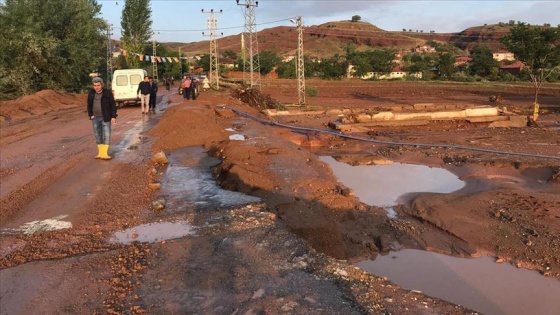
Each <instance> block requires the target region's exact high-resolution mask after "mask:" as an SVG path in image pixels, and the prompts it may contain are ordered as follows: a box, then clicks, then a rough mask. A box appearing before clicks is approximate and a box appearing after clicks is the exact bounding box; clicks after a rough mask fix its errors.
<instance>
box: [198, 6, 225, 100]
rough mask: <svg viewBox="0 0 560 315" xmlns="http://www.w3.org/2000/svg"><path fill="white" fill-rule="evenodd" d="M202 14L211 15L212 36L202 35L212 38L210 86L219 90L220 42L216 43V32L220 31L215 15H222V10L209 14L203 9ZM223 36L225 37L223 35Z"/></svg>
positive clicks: (210, 27)
mask: <svg viewBox="0 0 560 315" xmlns="http://www.w3.org/2000/svg"><path fill="white" fill-rule="evenodd" d="M201 12H202V13H208V14H210V17H209V18H208V30H210V35H204V32H202V35H203V36H210V73H209V76H210V78H209V81H210V86H211V87H212V88H213V89H216V90H219V89H220V76H219V71H218V70H219V63H218V42H217V41H216V37H218V35H217V34H216V30H217V29H218V20H216V18H215V17H214V13H222V10H220V12H214V9H211V10H210V11H209V12H208V11H204V9H202V10H201ZM221 35H223V33H222V34H221ZM221 35H220V36H221Z"/></svg>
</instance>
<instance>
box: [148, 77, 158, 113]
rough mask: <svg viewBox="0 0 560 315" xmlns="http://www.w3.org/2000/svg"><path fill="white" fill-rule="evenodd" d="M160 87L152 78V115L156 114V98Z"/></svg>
mask: <svg viewBox="0 0 560 315" xmlns="http://www.w3.org/2000/svg"><path fill="white" fill-rule="evenodd" d="M157 91H158V86H157V82H155V81H154V79H153V78H152V77H150V111H151V112H152V113H155V112H156V98H157Z"/></svg>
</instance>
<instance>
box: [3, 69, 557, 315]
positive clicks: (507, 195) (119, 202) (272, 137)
mask: <svg viewBox="0 0 560 315" xmlns="http://www.w3.org/2000/svg"><path fill="white" fill-rule="evenodd" d="M309 84H310V85H313V86H315V87H316V88H317V89H318V90H319V93H318V95H319V96H318V97H317V98H314V99H309V100H308V101H309V102H312V103H314V106H315V108H314V109H317V108H318V107H320V106H324V109H325V110H326V109H334V110H332V111H325V112H324V113H315V114H312V115H291V116H281V117H280V116H276V117H274V118H272V120H274V121H276V122H281V123H283V124H286V125H290V126H296V127H308V128H315V129H327V128H326V125H327V123H328V122H329V121H333V120H335V119H337V116H338V113H337V111H336V110H339V109H342V108H353V109H354V110H360V109H363V108H372V107H382V108H390V107H391V106H400V107H406V106H409V105H412V104H414V103H427V102H438V100H439V101H441V102H472V103H475V104H477V105H481V104H484V103H487V98H488V97H487V94H490V93H497V92H496V91H497V90H498V92H499V93H502V95H503V96H504V100H505V101H506V102H509V103H507V104H505V105H507V106H508V108H510V109H511V110H514V109H518V110H519V111H524V110H526V108H525V107H526V106H525V105H524V104H525V101H526V100H525V96H524V95H525V93H527V87H515V88H512V87H499V88H498V87H494V88H493V89H492V90H488V91H486V90H481V88H480V87H470V86H469V87H468V88H461V87H460V86H449V87H447V86H446V87H445V88H444V89H442V88H441V86H437V87H431V88H430V87H426V86H423V85H414V86H407V87H406V90H407V91H408V93H405V94H403V93H402V90H403V87H402V86H401V87H398V86H394V85H393V84H390V85H387V86H382V87H380V86H375V85H372V86H368V87H364V86H363V83H356V84H357V85H359V86H358V87H356V86H351V85H348V87H347V88H344V89H340V88H338V91H335V87H334V86H333V85H332V84H333V83H329V82H326V83H325V82H322V81H310V83H308V85H309ZM337 84H338V83H337ZM372 84H380V83H372ZM173 90H174V89H172V91H173ZM264 91H265V92H268V93H270V94H271V95H272V96H273V97H274V98H276V99H278V100H280V101H282V102H290V101H292V99H291V98H292V97H293V95H292V94H291V93H290V91H295V89H294V82H291V81H283V80H278V81H271V82H265V89H264ZM358 91H359V93H358ZM357 93H358V94H357ZM441 93H443V94H441ZM335 94H336V95H335ZM441 95H444V96H445V97H441ZM527 95H531V93H528V94H527ZM422 97H424V98H422ZM49 100H51V102H49ZM542 102H543V104H544V105H543V107H544V108H545V109H546V113H545V114H543V115H542V117H541V119H542V121H543V123H542V125H541V126H539V127H535V128H491V129H490V128H487V126H485V125H484V124H478V125H475V124H467V123H464V122H439V123H431V124H430V125H428V126H420V127H418V126H417V127H393V128H383V129H381V128H378V129H375V128H372V129H371V130H369V131H367V132H362V133H357V134H353V136H355V137H359V138H364V139H378V140H383V141H394V142H417V143H428V144H429V143H433V144H453V145H462V146H465V147H475V148H492V149H494V150H498V151H503V152H513V153H515V152H518V153H519V152H522V153H525V154H526V155H511V154H491V153H481V152H477V151H470V150H468V149H467V150H465V149H453V148H441V147H415V146H398V145H387V144H379V143H371V142H368V141H359V140H349V139H345V138H341V137H336V136H333V135H332V134H322V133H318V132H301V131H300V132H294V130H293V129H290V128H279V127H275V126H271V125H267V124H262V123H260V122H258V121H255V120H254V119H251V118H250V117H249V116H248V115H254V116H255V117H260V118H264V119H269V118H266V117H265V116H263V115H262V114H261V113H259V112H258V111H257V110H256V109H254V108H251V107H249V106H247V105H245V104H243V103H241V102H240V101H239V100H237V99H234V98H232V97H231V96H230V92H229V91H227V90H226V91H222V92H211V93H205V94H202V95H201V97H200V98H199V99H198V100H196V101H187V102H183V101H182V99H181V98H180V96H179V95H176V94H175V93H171V92H167V93H166V92H164V93H163V94H162V95H160V96H159V98H158V111H157V112H156V114H152V115H150V116H143V115H141V113H140V110H139V108H138V107H125V108H122V109H120V110H119V117H118V120H117V124H116V125H115V126H114V127H113V135H112V145H111V148H110V154H112V155H113V159H112V160H111V161H99V160H95V159H93V157H94V156H95V154H96V147H95V145H94V140H93V135H92V132H91V125H90V123H89V121H88V120H87V117H86V113H85V105H84V104H85V98H83V97H82V98H80V96H74V95H65V94H62V93H55V92H45V91H44V92H43V93H42V94H39V95H36V96H35V99H32V98H27V99H25V100H19V103H18V102H11V103H8V102H5V103H2V104H0V109H1V110H2V121H1V123H2V125H1V130H0V131H1V139H0V149H1V156H0V158H1V169H0V175H1V182H2V184H1V187H0V198H1V199H0V205H1V213H0V219H1V223H2V224H1V235H0V239H1V252H0V253H1V257H0V266H1V268H2V269H1V270H0V277H1V280H2V281H1V283H0V286H1V288H0V289H1V291H0V292H1V298H0V299H1V300H0V305H1V306H0V313H1V314H62V313H66V314H91V313H94V314H107V313H108V314H185V313H187V314H282V313H285V314H386V313H392V314H471V313H474V311H477V312H478V313H488V314H507V313H511V312H510V311H509V310H510V308H508V307H515V306H516V305H515V301H509V300H507V299H506V300H507V302H506V305H501V304H499V303H496V301H493V300H490V301H488V299H491V298H490V296H494V298H496V299H503V298H504V297H507V293H503V292H502V295H501V296H500V295H498V297H496V296H495V295H485V294H483V293H482V291H483V290H480V289H479V288H478V287H474V289H473V290H474V291H476V292H477V293H479V294H480V297H479V300H478V301H474V302H472V303H471V302H468V303H471V304H470V305H467V307H463V306H458V305H457V304H461V305H466V303H465V302H463V301H457V300H454V297H449V298H448V297H441V296H440V297H438V294H437V293H433V294H432V293H429V289H428V288H426V289H423V288H416V287H410V286H408V285H404V284H403V285H402V286H403V287H406V288H403V287H401V286H399V285H398V284H396V283H395V281H397V280H396V279H393V278H392V277H391V276H380V275H376V274H375V273H374V272H373V271H370V272H368V270H367V268H366V267H364V264H366V262H368V261H375V259H376V258H378V257H381V256H383V257H394V259H397V260H399V261H401V260H402V258H399V257H401V256H399V255H401V253H407V252H406V250H420V251H422V252H427V253H438V255H439V254H445V255H446V257H453V258H455V257H460V258H457V259H467V258H471V259H468V260H469V261H474V260H475V259H472V258H474V257H483V258H484V257H486V258H488V259H490V265H504V266H506V265H507V266H516V267H517V269H515V268H514V270H513V271H512V272H513V275H514V276H513V277H516V276H515V275H516V270H517V271H521V272H525V271H528V272H532V273H533V274H531V275H530V278H528V279H530V280H526V281H529V282H534V283H535V289H534V290H532V293H526V294H524V295H526V297H527V298H529V300H530V302H531V303H535V304H536V305H537V304H538V305H539V307H540V309H538V310H539V312H540V313H541V314H556V313H557V311H558V310H559V308H560V306H559V305H558V304H555V303H556V302H553V301H549V300H547V298H548V297H549V296H550V294H552V296H555V295H554V294H555V292H558V290H559V281H558V279H559V278H560V260H559V259H560V258H559V257H560V237H559V235H560V175H559V174H560V159H558V158H556V157H560V149H559V148H560V135H559V131H558V127H559V124H558V121H559V120H560V115H559V114H558V112H555V105H558V104H559V103H560V92H558V90H557V89H549V90H546V89H545V90H544V95H543V97H542ZM16 103H17V104H19V105H15V104H16ZM45 103H49V104H51V103H52V105H49V107H48V109H45V106H44V104H45ZM8 105H9V106H19V109H20V110H19V111H15V110H14V109H13V107H10V110H9V111H8V110H7V109H6V108H7V106H8ZM62 105H63V106H62ZM232 109H235V110H239V111H242V112H243V113H246V114H247V115H245V116H240V115H239V114H238V113H236V112H234V111H233V110H232ZM158 152H163V153H165V157H166V160H167V161H165V159H163V160H162V159H157V158H155V157H154V154H156V153H158ZM326 157H332V160H330V162H326V160H325V159H326ZM336 163H340V164H341V165H338V164H336ZM384 164H385V165H386V164H395V165H397V164H399V165H400V164H403V165H409V164H412V165H424V166H427V167H429V168H432V169H441V170H445V171H446V172H448V173H449V174H452V175H453V176H455V179H456V180H459V181H461V182H462V183H463V184H462V185H461V188H459V189H454V190H452V191H446V192H429V191H426V190H422V189H418V190H414V189H413V190H412V191H410V193H406V194H404V196H402V198H401V199H399V203H398V205H395V206H394V207H392V208H391V211H392V212H391V215H392V216H389V215H388V210H387V208H386V207H383V206H380V205H376V204H373V203H369V202H365V199H366V197H364V196H363V195H362V192H361V190H362V189H361V188H363V187H364V186H365V187H367V189H366V191H368V190H369V191H382V192H385V193H382V195H388V194H390V193H391V192H390V188H389V185H388V181H381V182H375V181H374V180H373V179H371V178H368V179H365V181H362V182H359V183H357V184H356V183H353V182H352V180H353V176H350V180H349V181H347V182H343V177H344V175H346V174H351V173H352V172H353V171H354V170H355V168H356V167H373V166H375V165H384ZM337 165H338V166H337ZM337 167H338V169H337ZM345 167H351V168H352V169H345ZM366 172H367V171H366V170H365V169H360V171H359V173H366ZM407 173H410V171H409V172H405V173H403V174H404V175H395V174H392V173H388V174H385V175H382V176H379V175H377V176H376V177H377V178H383V177H387V178H394V177H398V176H403V178H404V180H405V181H407V179H406V178H407V177H404V176H405V175H406V174H407ZM356 176H357V175H354V177H356ZM432 176H433V175H432V173H427V174H426V175H423V176H420V178H421V179H422V178H424V179H425V178H431V177H432ZM354 179H355V178H354ZM417 180H418V181H419V179H409V180H408V181H417ZM354 185H356V186H354ZM396 185H397V186H402V184H399V183H397V184H396ZM418 185H420V186H423V185H424V184H420V183H419V184H418ZM422 191H425V192H422ZM366 195H367V193H366ZM496 262H498V263H502V264H497V263H496ZM412 264H418V265H420V264H429V263H422V262H413V263H412ZM395 265H396V264H395ZM358 266H360V267H358ZM399 268H400V267H399ZM402 268H404V267H402ZM484 268H487V267H484ZM479 272H480V270H479ZM402 273H404V272H402ZM454 274H455V275H457V274H459V273H458V272H455V273H454ZM481 274H483V273H478V274H477V273H474V274H471V275H469V276H468V277H472V278H473V279H474V278H479V277H482V276H481ZM431 277H433V278H434V279H435V278H437V277H439V276H438V274H436V273H434V274H426V275H425V276H424V278H431ZM535 279H536V280H535ZM543 279H544V280H543ZM551 281H552V282H551ZM462 282H463V283H465V282H467V283H472V282H473V281H470V280H469V279H468V278H466V279H465V280H464V281H462ZM481 286H484V284H482V285H481ZM453 290H458V288H457V287H453V286H452V287H450V288H449V289H448V291H453ZM500 290H501V289H494V291H500ZM424 291H425V292H426V294H424V293H423V292H424ZM537 292H538V294H537ZM430 295H431V296H430ZM535 295H540V296H542V297H543V298H544V299H545V300H544V302H542V300H539V299H538V298H535ZM523 298H525V297H519V300H523ZM474 300H476V299H474ZM483 300H486V301H485V302H481V301H483ZM470 309H472V310H470ZM533 310H534V309H533Z"/></svg>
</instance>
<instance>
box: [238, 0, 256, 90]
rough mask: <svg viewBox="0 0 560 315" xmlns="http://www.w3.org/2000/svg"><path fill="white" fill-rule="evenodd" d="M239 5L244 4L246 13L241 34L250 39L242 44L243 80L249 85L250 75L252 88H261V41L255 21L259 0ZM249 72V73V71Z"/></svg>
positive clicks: (248, 0)
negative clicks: (243, 29)
mask: <svg viewBox="0 0 560 315" xmlns="http://www.w3.org/2000/svg"><path fill="white" fill-rule="evenodd" d="M236 2H237V5H241V6H243V13H244V15H245V31H244V33H243V34H241V36H242V39H243V40H244V41H245V40H246V39H247V40H248V43H247V42H245V44H244V45H242V46H243V47H242V49H243V51H242V55H243V56H244V59H243V82H244V83H245V84H246V85H247V81H248V80H247V77H249V87H250V88H256V89H260V88H261V73H260V68H261V66H260V62H259V41H258V38H257V31H256V22H255V20H256V19H255V8H256V7H258V6H259V2H258V1H253V0H245V3H239V0H236ZM247 72H248V73H247Z"/></svg>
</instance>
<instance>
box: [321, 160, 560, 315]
mask: <svg viewBox="0 0 560 315" xmlns="http://www.w3.org/2000/svg"><path fill="white" fill-rule="evenodd" d="M321 160H322V161H324V162H326V163H328V164H329V165H330V166H331V168H332V169H333V173H334V175H335V176H337V177H338V179H339V181H340V182H341V183H343V184H344V185H346V186H347V187H349V188H351V189H352V190H353V191H354V194H355V195H356V197H358V198H359V199H360V200H361V201H362V202H364V203H366V204H368V205H372V206H379V207H383V208H385V209H386V211H387V215H388V216H389V217H390V218H393V219H395V218H396V213H394V211H393V212H391V209H392V206H395V205H396V204H398V202H399V199H400V198H401V197H402V196H403V195H405V194H408V193H415V192H438V193H450V192H453V191H456V190H458V189H461V188H462V187H464V183H463V182H462V181H461V180H459V179H458V178H457V176H455V175H454V174H452V173H451V172H448V171H447V170H445V169H441V168H434V167H428V166H424V165H412V164H401V163H393V164H389V165H358V166H351V165H348V164H346V163H341V162H338V161H336V160H335V159H334V158H332V157H321ZM356 265H357V266H358V267H360V268H362V269H363V270H365V271H368V272H370V273H372V274H375V275H377V276H384V277H387V278H388V279H390V280H391V281H393V282H395V283H396V284H398V285H400V286H402V287H403V288H406V289H409V290H418V291H422V292H424V293H425V294H427V295H430V296H433V297H437V298H441V299H443V300H446V301H450V302H452V303H455V304H460V305H464V306H466V307H468V308H470V309H473V310H475V311H477V312H481V313H483V314H498V315H500V314H504V315H506V314H507V315H525V314H540V315H553V314H554V315H557V314H560V298H559V297H560V281H558V280H557V279H554V278H547V277H544V276H542V275H541V274H539V273H538V272H535V271H531V270H525V269H519V268H516V267H514V266H512V265H510V264H507V263H503V264H498V263H495V262H494V259H493V258H491V257H480V258H476V259H470V258H456V257H451V256H446V255H442V254H437V253H433V252H428V251H421V250H413V249H404V250H400V251H394V252H390V253H389V254H387V255H378V257H377V258H376V259H375V260H373V261H371V260H370V261H363V262H359V263H357V264H356Z"/></svg>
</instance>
